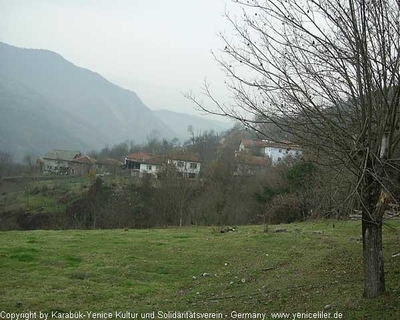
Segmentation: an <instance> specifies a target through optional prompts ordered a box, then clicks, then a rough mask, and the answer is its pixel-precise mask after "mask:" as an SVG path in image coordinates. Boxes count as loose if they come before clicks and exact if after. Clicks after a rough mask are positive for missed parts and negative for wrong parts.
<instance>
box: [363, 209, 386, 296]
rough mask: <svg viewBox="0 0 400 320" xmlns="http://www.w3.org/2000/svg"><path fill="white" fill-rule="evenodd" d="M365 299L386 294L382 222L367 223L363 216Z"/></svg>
mask: <svg viewBox="0 0 400 320" xmlns="http://www.w3.org/2000/svg"><path fill="white" fill-rule="evenodd" d="M362 233H363V253H364V297H366V298H375V297H377V296H379V295H381V294H382V293H384V292H385V274H384V268H383V267H384V266H383V251H382V221H380V222H375V221H367V220H366V219H365V217H364V214H363V221H362Z"/></svg>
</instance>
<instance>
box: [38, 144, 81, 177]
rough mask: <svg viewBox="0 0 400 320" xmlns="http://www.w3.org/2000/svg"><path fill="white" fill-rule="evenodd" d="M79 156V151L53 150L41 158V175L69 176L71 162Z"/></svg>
mask: <svg viewBox="0 0 400 320" xmlns="http://www.w3.org/2000/svg"><path fill="white" fill-rule="evenodd" d="M80 155H81V154H80V152H79V151H71V150H59V149H53V150H51V151H49V152H48V153H47V154H46V155H45V156H44V157H43V173H44V174H62V175H68V174H71V161H72V160H74V159H75V158H77V157H79V156H80Z"/></svg>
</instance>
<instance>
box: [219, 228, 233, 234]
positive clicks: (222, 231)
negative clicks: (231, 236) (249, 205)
mask: <svg viewBox="0 0 400 320" xmlns="http://www.w3.org/2000/svg"><path fill="white" fill-rule="evenodd" d="M226 232H236V227H225V228H222V229H221V233H226Z"/></svg>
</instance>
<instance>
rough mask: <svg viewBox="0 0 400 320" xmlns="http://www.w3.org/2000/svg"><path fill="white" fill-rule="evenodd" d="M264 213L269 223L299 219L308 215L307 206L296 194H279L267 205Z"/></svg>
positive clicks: (289, 221)
mask: <svg viewBox="0 0 400 320" xmlns="http://www.w3.org/2000/svg"><path fill="white" fill-rule="evenodd" d="M266 215H267V220H268V221H269V223H270V224H278V223H291V222H294V221H301V220H304V219H305V218H306V217H307V215H308V206H307V204H306V203H305V202H304V201H302V200H301V199H300V197H299V196H298V195H296V194H280V195H277V196H276V197H274V199H273V200H272V201H271V202H270V203H269V204H268V205H267V207H266Z"/></svg>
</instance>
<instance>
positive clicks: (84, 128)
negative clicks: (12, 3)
mask: <svg viewBox="0 0 400 320" xmlns="http://www.w3.org/2000/svg"><path fill="white" fill-rule="evenodd" d="M0 86H1V88H2V93H1V97H0V113H1V118H0V126H1V133H2V138H1V140H0V143H1V144H0V149H3V148H5V142H4V134H5V136H6V137H7V136H8V134H9V133H11V132H10V130H11V128H14V130H13V131H14V134H15V135H16V137H15V138H14V140H15V145H14V147H12V148H13V150H19V149H23V148H24V147H23V146H24V145H26V139H25V138H24V139H23V137H25V136H26V134H24V133H23V131H24V130H30V131H32V132H33V133H34V134H32V141H31V143H32V144H33V145H40V146H41V147H40V153H41V154H43V153H45V152H46V151H47V150H48V149H52V148H60V149H63V148H67V146H71V145H72V146H73V148H72V149H79V148H85V149H86V148H87V149H95V148H101V147H104V145H105V144H110V145H111V144H115V143H119V142H121V141H124V140H126V139H131V140H134V141H135V142H142V141H145V139H146V137H147V136H148V135H149V134H150V132H151V131H152V130H157V131H158V132H159V133H160V135H161V136H163V137H166V138H172V137H174V136H175V132H174V131H173V130H171V129H170V128H169V127H168V126H167V125H166V124H165V123H163V122H162V121H161V120H160V119H159V118H158V117H156V116H155V115H154V114H153V113H152V111H151V110H150V109H149V108H148V107H146V106H145V105H144V104H143V102H142V101H141V100H140V98H139V97H138V96H137V95H136V93H134V92H132V91H129V90H126V89H123V88H120V87H118V86H116V85H114V84H112V83H111V82H109V81H107V80H106V79H105V78H103V77H102V76H100V75H99V74H97V73H94V72H92V71H89V70H87V69H83V68H79V67H77V66H75V65H74V64H72V63H70V62H68V61H67V60H65V59H64V58H62V57H61V56H60V55H59V54H56V53H54V52H51V51H47V50H37V49H21V48H17V47H13V46H9V45H7V44H5V43H1V42H0ZM23 117H33V118H31V121H30V122H29V126H28V127H22V126H21V122H17V119H18V121H23V120H21V118H23ZM24 124H26V125H27V123H24ZM43 135H45V136H47V135H49V136H53V137H59V139H55V140H54V139H51V138H45V139H44V140H41V139H42V138H43ZM39 137H40V140H39ZM18 139H21V140H18ZM18 141H21V144H19V143H18ZM67 142H68V143H67ZM75 144H76V146H75ZM7 145H8V148H9V147H10V143H7ZM74 146H75V147H74ZM69 148H70V147H69Z"/></svg>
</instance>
